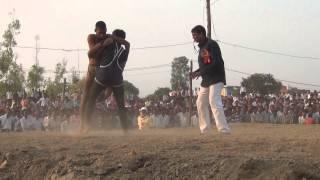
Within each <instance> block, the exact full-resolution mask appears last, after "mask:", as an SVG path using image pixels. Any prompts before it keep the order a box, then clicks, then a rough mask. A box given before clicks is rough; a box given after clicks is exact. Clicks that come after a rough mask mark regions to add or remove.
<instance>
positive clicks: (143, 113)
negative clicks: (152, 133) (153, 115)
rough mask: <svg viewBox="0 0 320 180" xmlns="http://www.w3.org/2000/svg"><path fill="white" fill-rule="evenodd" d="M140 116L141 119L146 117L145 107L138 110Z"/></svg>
mask: <svg viewBox="0 0 320 180" xmlns="http://www.w3.org/2000/svg"><path fill="white" fill-rule="evenodd" d="M139 111H140V115H141V116H142V117H143V116H146V115H147V112H148V111H147V108H146V107H142V108H141V109H140V110H139Z"/></svg>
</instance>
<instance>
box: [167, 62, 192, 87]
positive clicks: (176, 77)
mask: <svg viewBox="0 0 320 180" xmlns="http://www.w3.org/2000/svg"><path fill="white" fill-rule="evenodd" d="M188 62H189V60H188V59H187V58H186V57H184V56H182V57H178V58H174V59H173V61H172V65H171V80H170V83H171V88H172V90H184V89H187V88H188V80H189V70H190V68H189V65H188Z"/></svg>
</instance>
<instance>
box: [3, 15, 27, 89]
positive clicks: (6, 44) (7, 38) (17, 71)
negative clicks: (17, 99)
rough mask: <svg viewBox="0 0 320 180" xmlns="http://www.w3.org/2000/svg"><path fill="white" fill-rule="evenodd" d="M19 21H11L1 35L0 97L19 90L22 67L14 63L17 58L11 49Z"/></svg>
mask: <svg viewBox="0 0 320 180" xmlns="http://www.w3.org/2000/svg"><path fill="white" fill-rule="evenodd" d="M20 27H21V24H20V21H19V20H18V19H15V18H14V19H13V20H12V22H11V23H10V24H9V25H8V28H7V30H5V32H4V34H3V35H2V38H3V41H2V42H1V43H0V95H4V94H5V93H6V92H7V91H18V90H21V89H19V88H22V86H23V82H24V76H23V71H22V67H21V66H20V67H19V66H18V65H17V64H16V62H15V60H16V59H17V56H16V55H15V54H14V52H13V49H12V48H13V47H14V46H16V45H17V42H16V39H15V37H16V35H18V34H19V33H20V31H19V30H20Z"/></svg>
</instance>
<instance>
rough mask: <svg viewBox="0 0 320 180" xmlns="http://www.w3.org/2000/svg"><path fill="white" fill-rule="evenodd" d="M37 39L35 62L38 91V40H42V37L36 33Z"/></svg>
mask: <svg viewBox="0 0 320 180" xmlns="http://www.w3.org/2000/svg"><path fill="white" fill-rule="evenodd" d="M34 38H35V40H36V59H35V60H36V62H35V66H36V73H37V74H36V87H35V88H36V89H35V90H36V91H37V89H38V70H39V59H38V54H39V47H38V41H39V40H40V37H39V35H36V36H35V37H34Z"/></svg>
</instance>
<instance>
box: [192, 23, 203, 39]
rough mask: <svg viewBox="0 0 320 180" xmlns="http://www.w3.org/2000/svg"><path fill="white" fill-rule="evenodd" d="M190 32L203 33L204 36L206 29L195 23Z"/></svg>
mask: <svg viewBox="0 0 320 180" xmlns="http://www.w3.org/2000/svg"><path fill="white" fill-rule="evenodd" d="M191 32H192V33H198V34H203V35H204V36H206V34H207V33H206V29H205V28H204V27H203V26H201V25H197V26H195V27H194V28H192V30H191Z"/></svg>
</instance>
